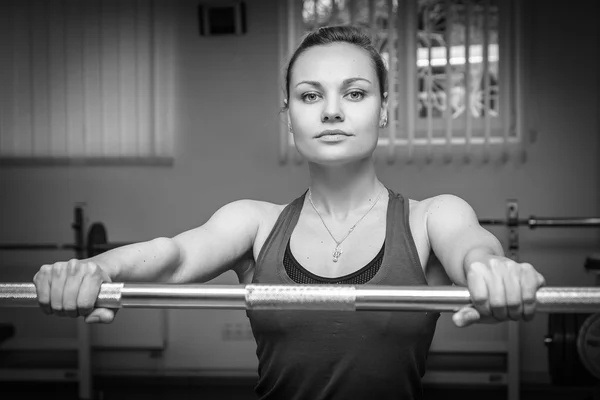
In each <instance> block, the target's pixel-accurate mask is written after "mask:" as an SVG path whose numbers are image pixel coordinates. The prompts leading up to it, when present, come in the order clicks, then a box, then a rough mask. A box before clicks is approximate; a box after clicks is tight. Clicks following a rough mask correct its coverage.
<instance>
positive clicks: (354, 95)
mask: <svg viewBox="0 0 600 400" xmlns="http://www.w3.org/2000/svg"><path fill="white" fill-rule="evenodd" d="M348 97H349V98H350V100H354V101H357V100H362V98H363V97H365V94H364V93H363V92H360V91H358V90H355V91H353V92H350V93H348Z"/></svg>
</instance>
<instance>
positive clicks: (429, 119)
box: [423, 5, 433, 163]
mask: <svg viewBox="0 0 600 400" xmlns="http://www.w3.org/2000/svg"><path fill="white" fill-rule="evenodd" d="M424 7H425V10H424V12H423V18H424V19H425V21H424V25H425V37H426V38H427V75H426V78H425V81H426V82H427V86H426V87H427V155H426V157H425V159H426V161H427V162H428V163H431V161H432V160H433V154H432V148H431V141H432V139H433V115H432V112H433V107H432V101H433V88H432V86H433V82H432V79H433V78H432V76H431V70H432V69H433V67H432V66H431V21H430V19H429V7H428V5H425V6H424Z"/></svg>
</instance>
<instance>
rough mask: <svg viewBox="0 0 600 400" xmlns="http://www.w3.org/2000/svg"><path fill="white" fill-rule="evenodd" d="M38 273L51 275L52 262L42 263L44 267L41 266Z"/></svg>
mask: <svg viewBox="0 0 600 400" xmlns="http://www.w3.org/2000/svg"><path fill="white" fill-rule="evenodd" d="M38 273H39V274H40V275H50V274H51V273H52V265H51V264H44V265H42V267H41V268H40V270H39V272H38Z"/></svg>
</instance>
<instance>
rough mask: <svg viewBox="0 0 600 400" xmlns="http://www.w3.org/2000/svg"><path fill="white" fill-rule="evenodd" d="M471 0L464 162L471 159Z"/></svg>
mask: <svg viewBox="0 0 600 400" xmlns="http://www.w3.org/2000/svg"><path fill="white" fill-rule="evenodd" d="M471 5H472V3H471V0H468V1H467V2H466V6H467V10H466V11H467V12H466V15H465V117H466V119H467V121H466V127H465V162H467V163H468V162H470V161H471V135H472V126H471V122H472V121H471Z"/></svg>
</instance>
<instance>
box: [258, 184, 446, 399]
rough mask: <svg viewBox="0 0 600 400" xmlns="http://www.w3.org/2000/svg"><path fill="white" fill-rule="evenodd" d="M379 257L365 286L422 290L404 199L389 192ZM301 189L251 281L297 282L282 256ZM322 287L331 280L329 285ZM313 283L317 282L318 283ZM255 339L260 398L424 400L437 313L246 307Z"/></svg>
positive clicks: (423, 282)
mask: <svg viewBox="0 0 600 400" xmlns="http://www.w3.org/2000/svg"><path fill="white" fill-rule="evenodd" d="M388 194H389V202H388V206H387V216H386V235H385V242H384V245H383V260H382V261H381V265H380V266H379V268H378V270H377V272H376V273H375V274H374V276H373V277H372V278H371V279H370V280H369V281H367V282H366V284H369V285H398V286H409V285H426V284H427V281H426V279H425V275H424V273H423V269H422V268H421V263H420V261H419V257H418V253H417V249H416V246H415V242H414V240H413V237H412V234H411V232H410V226H409V202H408V200H405V199H404V198H403V197H402V196H401V195H400V194H396V193H394V192H393V191H391V190H389V189H388ZM305 196H306V192H305V193H304V194H303V195H302V196H300V197H299V198H297V199H295V200H294V201H293V202H291V203H290V204H288V205H287V206H286V207H285V208H284V210H283V211H282V212H281V214H280V215H279V217H278V219H277V221H276V222H275V225H274V226H273V229H272V230H271V232H270V234H269V236H268V237H267V240H266V241H265V243H264V245H263V247H262V248H261V250H260V253H259V256H258V259H257V260H256V264H255V270H254V277H253V280H252V282H253V283H261V284H286V285H293V284H296V282H295V281H294V280H293V279H292V278H291V277H290V276H289V275H288V274H287V272H286V269H285V267H284V263H283V260H284V257H285V254H286V248H287V247H288V244H289V240H290V237H291V235H292V232H293V230H294V227H295V226H296V223H297V222H298V218H299V216H300V211H301V210H302V206H303V204H304V197H305ZM327 283H332V282H331V281H329V282H327ZM317 284H318V283H317ZM246 314H247V316H248V318H249V320H250V325H251V327H252V332H253V334H254V338H255V340H256V344H257V348H256V355H257V357H258V382H257V385H256V387H255V392H256V394H257V396H258V398H259V399H261V400H267V399H285V400H319V399H323V400H325V399H327V400H338V399H339V400H342V399H344V400H347V399H353V400H360V399H368V400H373V399H378V400H388V399H402V400H410V399H421V398H422V397H423V391H422V385H421V378H422V377H423V375H424V373H425V364H426V360H427V355H428V352H429V348H430V346H431V342H432V339H433V335H434V333H435V326H436V323H437V320H438V317H439V313H437V312H435V313H434V312H425V311H419V312H416V311H415V312H413V311H410V312H408V311H393V312H392V311H356V312H348V311H314V310H275V311H266V310H265V311H263V310H247V311H246Z"/></svg>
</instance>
